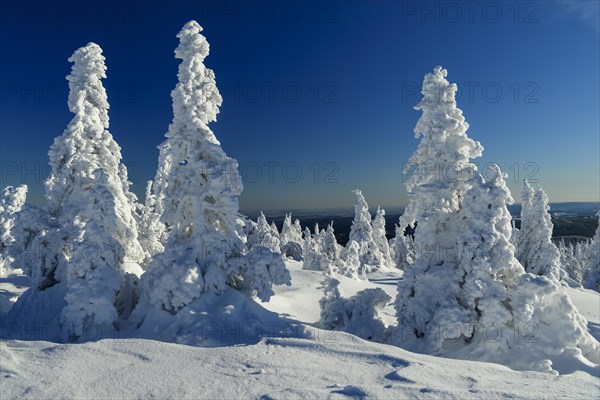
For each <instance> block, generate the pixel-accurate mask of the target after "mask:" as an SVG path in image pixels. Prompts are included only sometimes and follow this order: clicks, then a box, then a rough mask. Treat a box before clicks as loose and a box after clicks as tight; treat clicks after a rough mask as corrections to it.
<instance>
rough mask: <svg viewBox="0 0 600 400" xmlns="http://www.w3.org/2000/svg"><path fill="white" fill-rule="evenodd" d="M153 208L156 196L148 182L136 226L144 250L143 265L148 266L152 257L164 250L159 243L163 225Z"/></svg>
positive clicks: (150, 183) (150, 182)
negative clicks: (138, 221)
mask: <svg viewBox="0 0 600 400" xmlns="http://www.w3.org/2000/svg"><path fill="white" fill-rule="evenodd" d="M155 207H156V196H155V195H154V193H152V181H148V182H147V184H146V198H145V200H144V204H143V206H142V207H141V216H140V223H139V225H138V232H139V236H140V244H141V245H142V248H143V249H144V261H143V264H144V265H148V264H149V263H150V260H152V257H154V256H155V255H156V254H159V253H162V252H163V251H164V250H165V248H164V246H163V244H162V242H161V235H162V230H163V229H164V225H163V224H161V222H160V220H159V215H158V214H157V213H156V211H155Z"/></svg>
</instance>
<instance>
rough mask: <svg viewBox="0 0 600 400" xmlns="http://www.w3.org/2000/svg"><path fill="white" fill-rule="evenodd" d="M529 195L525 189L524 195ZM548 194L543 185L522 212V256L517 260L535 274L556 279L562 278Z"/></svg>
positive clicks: (526, 269)
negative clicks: (553, 241) (553, 238)
mask: <svg viewBox="0 0 600 400" xmlns="http://www.w3.org/2000/svg"><path fill="white" fill-rule="evenodd" d="M529 195H530V192H529V190H528V189H525V190H524V198H525V197H526V196H527V197H528V196H529ZM549 210H550V207H549V206H548V197H547V196H546V193H545V192H544V190H543V189H542V188H538V189H537V190H536V191H535V193H534V194H533V197H532V198H531V203H530V205H528V206H527V207H526V212H525V214H524V215H522V219H521V224H524V226H523V225H522V227H521V230H520V233H519V236H520V237H521V238H520V246H523V249H522V251H521V253H520V254H521V259H520V260H519V261H520V262H521V264H522V265H523V267H524V268H525V271H527V272H531V273H533V274H536V275H542V276H546V277H548V278H550V279H553V280H555V281H557V282H558V281H559V280H560V278H561V271H560V252H559V251H558V249H557V248H556V246H555V245H554V243H552V229H553V227H554V226H553V224H552V220H551V217H550V213H549V212H548V211H549Z"/></svg>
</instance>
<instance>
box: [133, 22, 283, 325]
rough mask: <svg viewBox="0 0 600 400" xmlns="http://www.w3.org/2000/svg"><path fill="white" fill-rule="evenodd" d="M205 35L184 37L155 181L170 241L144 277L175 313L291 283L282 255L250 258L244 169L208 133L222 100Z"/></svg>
mask: <svg viewBox="0 0 600 400" xmlns="http://www.w3.org/2000/svg"><path fill="white" fill-rule="evenodd" d="M201 31H202V28H201V27H200V25H199V24H198V23H197V22H196V21H190V22H188V23H186V24H185V25H184V27H183V28H182V29H181V31H180V32H179V34H178V35H177V37H178V38H179V46H178V47H177V48H176V49H175V57H176V58H178V59H180V60H182V61H181V64H180V65H179V72H178V78H179V82H178V83H177V85H176V86H175V89H174V90H173V91H172V93H171V96H172V98H173V122H172V123H171V125H170V126H169V131H168V132H167V133H166V140H165V141H164V142H163V143H162V144H161V145H160V147H159V149H160V155H159V168H158V171H157V175H156V178H155V180H154V182H155V186H156V187H155V188H154V193H155V195H156V198H155V212H156V213H157V214H158V215H160V221H161V223H162V224H164V226H165V235H166V237H167V239H166V241H165V250H164V252H162V253H160V254H157V255H156V256H154V258H153V259H152V262H151V263H150V265H149V266H148V269H147V272H146V273H145V274H144V275H143V278H142V289H143V292H144V302H146V303H149V304H150V305H151V306H152V307H154V308H156V309H159V310H165V311H168V312H170V313H172V314H175V313H177V312H178V311H179V310H181V309H182V308H184V307H185V306H187V305H188V304H190V303H191V302H193V301H194V300H195V299H197V298H199V297H200V296H201V295H202V294H203V293H205V292H213V293H221V292H223V291H224V290H226V289H227V288H233V289H237V290H240V291H242V292H245V293H247V294H255V295H257V296H258V297H259V298H261V299H262V300H268V298H269V297H270V294H271V293H272V292H271V285H272V284H284V283H287V284H289V283H290V275H289V272H288V271H287V270H286V269H285V265H284V264H283V262H279V261H281V260H280V259H281V255H280V254H279V253H274V252H273V251H272V250H271V249H266V250H263V248H264V247H263V246H256V247H255V249H256V250H254V253H253V257H249V254H247V248H246V243H245V238H244V237H242V236H241V232H243V229H242V228H241V226H240V223H239V217H238V211H239V195H240V193H241V191H242V181H241V178H240V175H239V172H238V163H237V161H236V160H234V159H232V158H230V157H228V156H227V155H226V154H225V152H224V151H223V149H222V148H221V145H220V143H219V141H218V140H217V138H216V137H215V135H214V134H213V132H212V131H211V129H210V128H209V126H208V124H209V123H211V122H213V121H215V120H216V118H217V113H218V112H219V107H220V105H221V102H222V98H221V95H220V94H219V90H218V89H217V86H216V83H215V75H214V73H213V71H212V70H211V69H208V68H206V67H205V66H204V59H205V58H206V56H207V55H208V53H209V45H208V42H207V41H206V38H205V37H204V36H202V35H201V34H200V32H201ZM265 222H266V221H265ZM266 228H267V230H269V231H270V227H269V226H268V224H267V226H266ZM273 248H274V249H276V251H279V246H273ZM251 252H252V251H251ZM256 255H258V256H260V257H255V256H256ZM262 257H267V259H268V260H266V262H265V260H263V259H262ZM278 259H279V260H278ZM140 310H143V309H142V308H140ZM148 311H149V310H148ZM139 313H140V315H141V314H143V313H144V311H139Z"/></svg>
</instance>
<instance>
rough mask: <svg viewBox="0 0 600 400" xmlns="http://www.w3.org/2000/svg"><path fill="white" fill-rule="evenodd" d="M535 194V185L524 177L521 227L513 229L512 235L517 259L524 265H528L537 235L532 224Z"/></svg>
mask: <svg viewBox="0 0 600 400" xmlns="http://www.w3.org/2000/svg"><path fill="white" fill-rule="evenodd" d="M533 195H534V190H533V187H532V186H531V185H530V184H529V182H527V179H524V180H523V187H522V188H521V227H520V228H519V230H518V231H516V232H514V231H513V236H511V238H512V240H513V243H516V256H517V260H519V262H520V263H521V265H523V266H524V267H526V261H527V260H528V258H529V250H530V249H531V241H532V240H533V237H534V236H535V235H534V232H533V225H532V222H533V219H532V217H531V205H532V201H533Z"/></svg>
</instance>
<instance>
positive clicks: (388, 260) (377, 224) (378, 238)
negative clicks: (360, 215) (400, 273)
mask: <svg viewBox="0 0 600 400" xmlns="http://www.w3.org/2000/svg"><path fill="white" fill-rule="evenodd" d="M372 227H373V241H374V242H375V244H376V245H377V248H378V249H379V251H380V252H381V254H382V256H383V261H384V262H385V265H386V266H391V265H392V257H391V255H390V247H389V243H388V240H387V238H386V236H385V210H384V209H383V208H381V207H377V212H376V213H375V217H374V218H373V222H372Z"/></svg>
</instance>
